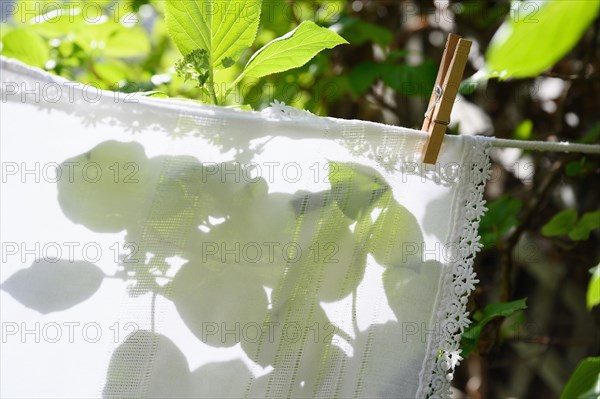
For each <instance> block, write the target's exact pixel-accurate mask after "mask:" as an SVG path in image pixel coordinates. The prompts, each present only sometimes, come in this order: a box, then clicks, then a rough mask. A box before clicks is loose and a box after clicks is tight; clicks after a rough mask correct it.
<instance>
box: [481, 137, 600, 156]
mask: <svg viewBox="0 0 600 399" xmlns="http://www.w3.org/2000/svg"><path fill="white" fill-rule="evenodd" d="M491 145H492V147H496V148H518V149H521V150H533V151H554V152H571V153H572V152H578V153H581V154H600V145H596V144H579V143H569V142H564V141H563V142H550V141H524V140H509V139H497V138H493V139H492V141H491Z"/></svg>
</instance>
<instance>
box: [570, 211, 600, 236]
mask: <svg viewBox="0 0 600 399" xmlns="http://www.w3.org/2000/svg"><path fill="white" fill-rule="evenodd" d="M598 228H600V210H598V211H595V212H587V213H584V214H583V216H582V217H581V219H579V221H577V223H576V224H575V226H574V227H573V229H572V230H571V231H570V232H569V238H570V239H571V240H573V241H582V240H587V239H588V238H590V233H591V232H592V230H595V229H598Z"/></svg>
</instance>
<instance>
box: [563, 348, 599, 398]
mask: <svg viewBox="0 0 600 399" xmlns="http://www.w3.org/2000/svg"><path fill="white" fill-rule="evenodd" d="M599 396H600V357H588V358H587V359H583V360H582V361H581V363H579V365H578V366H577V368H576V369H575V371H574V372H573V374H572V375H571V378H569V381H568V382H567V385H566V386H565V389H564V391H563V393H562V395H560V399H598V397H599Z"/></svg>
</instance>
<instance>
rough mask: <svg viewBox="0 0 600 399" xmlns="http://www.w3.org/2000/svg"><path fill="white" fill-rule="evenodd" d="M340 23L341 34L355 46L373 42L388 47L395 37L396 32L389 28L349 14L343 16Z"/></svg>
mask: <svg viewBox="0 0 600 399" xmlns="http://www.w3.org/2000/svg"><path fill="white" fill-rule="evenodd" d="M339 24H340V25H339V26H340V30H339V31H340V34H342V35H344V37H345V38H347V39H348V40H349V41H350V42H351V43H352V44H353V45H355V46H360V45H361V44H364V43H366V42H373V43H377V44H379V45H380V46H381V47H387V46H389V45H390V43H391V42H392V40H393V39H394V34H393V33H392V32H391V31H390V30H389V29H386V28H384V27H382V26H379V25H375V24H372V23H369V22H365V21H363V20H361V19H358V18H354V17H350V16H348V15H344V16H343V17H341V18H340V21H339Z"/></svg>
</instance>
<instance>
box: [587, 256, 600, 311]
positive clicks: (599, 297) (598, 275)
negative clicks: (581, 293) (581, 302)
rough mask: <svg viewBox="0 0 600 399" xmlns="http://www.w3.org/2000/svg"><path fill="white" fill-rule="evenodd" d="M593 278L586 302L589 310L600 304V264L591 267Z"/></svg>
mask: <svg viewBox="0 0 600 399" xmlns="http://www.w3.org/2000/svg"><path fill="white" fill-rule="evenodd" d="M590 273H592V279H591V280H590V284H589V285H588V289H587V296H586V303H587V307H588V309H589V310H592V308H593V307H594V306H596V305H598V304H600V264H599V265H598V266H596V267H592V268H591V269H590Z"/></svg>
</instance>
